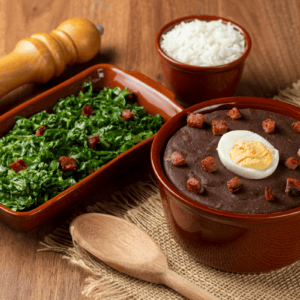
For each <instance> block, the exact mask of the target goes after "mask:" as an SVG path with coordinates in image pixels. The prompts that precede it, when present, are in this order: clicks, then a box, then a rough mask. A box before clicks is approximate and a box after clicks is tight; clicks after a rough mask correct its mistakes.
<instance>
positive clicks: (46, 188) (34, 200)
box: [0, 82, 163, 211]
mask: <svg viewBox="0 0 300 300" xmlns="http://www.w3.org/2000/svg"><path fill="white" fill-rule="evenodd" d="M83 88H87V91H86V92H82V91H81V92H79V95H78V96H77V97H75V96H74V95H71V96H69V97H67V98H63V99H60V100H59V101H58V102H57V104H56V105H55V107H54V109H53V113H47V112H45V111H42V112H40V113H38V114H36V115H33V116H31V117H30V118H28V119H25V118H22V117H16V123H15V126H14V127H13V129H12V130H11V131H10V132H9V133H8V134H7V135H6V136H4V137H2V138H1V139H0V203H1V204H2V205H4V206H6V207H8V208H10V209H12V210H14V211H28V210H30V209H33V208H35V207H37V206H39V205H41V204H42V203H44V202H46V201H48V200H49V199H51V198H52V197H54V196H55V195H57V194H59V193H60V192H62V191H64V190H65V189H67V188H68V187H70V186H72V185H74V184H75V183H77V182H78V181H80V180H81V179H83V178H85V177H86V176H88V175H89V174H91V173H93V172H94V171H96V170H97V169H99V168H100V167H101V166H103V165H105V164H106V163H107V162H109V161H110V160H112V159H113V158H115V157H117V156H118V155H119V154H121V153H123V152H124V151H126V150H127V149H129V148H131V147H132V146H134V145H136V144H137V143H139V142H141V141H143V140H145V139H147V138H148V137H150V136H152V135H154V134H155V133H156V132H157V131H158V129H159V128H160V127H161V126H162V123H163V118H162V117H161V116H160V115H156V116H152V115H150V114H149V113H147V112H146V111H145V109H144V108H143V107H141V106H138V105H137V104H136V103H132V102H130V101H129V99H128V95H130V94H131V93H129V92H128V89H124V90H121V89H119V88H109V87H108V88H105V89H104V90H102V91H100V92H95V91H93V88H92V84H91V83H88V82H85V83H84V84H83ZM86 105H89V106H91V107H92V109H93V113H92V114H91V115H90V116H85V115H83V114H82V111H83V107H84V106H86ZM125 109H129V110H130V111H131V112H132V113H133V114H132V116H133V117H132V118H130V120H127V121H125V120H124V119H123V118H122V112H123V110H125ZM42 126H45V127H46V130H45V132H43V135H39V136H38V135H36V130H37V129H39V128H41V127H42ZM97 135H99V140H98V139H97V141H98V143H97V146H96V147H95V149H92V148H90V147H89V146H88V144H87V138H88V137H93V136H97ZM62 156H65V157H69V158H74V159H75V161H76V164H77V166H76V170H73V169H72V170H67V171H62V168H61V166H60V162H59V161H58V160H59V158H60V157H62ZM18 159H21V160H24V161H25V163H26V165H27V168H26V169H22V170H21V171H19V172H18V173H17V172H15V171H14V170H13V169H12V168H11V167H9V165H11V164H12V163H14V162H15V161H16V160H18Z"/></svg>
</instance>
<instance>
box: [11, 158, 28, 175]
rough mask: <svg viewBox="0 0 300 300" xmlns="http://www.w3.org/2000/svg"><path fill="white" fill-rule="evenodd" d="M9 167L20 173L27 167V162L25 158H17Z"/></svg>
mask: <svg viewBox="0 0 300 300" xmlns="http://www.w3.org/2000/svg"><path fill="white" fill-rule="evenodd" d="M8 167H9V168H11V169H13V170H14V171H15V172H16V173H19V172H20V171H21V170H25V169H27V164H26V162H25V161H24V160H23V159H16V161H15V162H13V163H12V164H10V165H9V166H8Z"/></svg>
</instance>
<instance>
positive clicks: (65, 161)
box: [58, 156, 77, 171]
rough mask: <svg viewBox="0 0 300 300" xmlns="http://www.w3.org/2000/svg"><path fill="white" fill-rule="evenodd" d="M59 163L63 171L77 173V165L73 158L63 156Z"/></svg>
mask: <svg viewBox="0 0 300 300" xmlns="http://www.w3.org/2000/svg"><path fill="white" fill-rule="evenodd" d="M58 162H59V166H60V169H61V170H62V171H71V170H74V171H76V168H77V164H76V161H75V159H74V158H73V157H67V156H61V157H60V158H59V159H58Z"/></svg>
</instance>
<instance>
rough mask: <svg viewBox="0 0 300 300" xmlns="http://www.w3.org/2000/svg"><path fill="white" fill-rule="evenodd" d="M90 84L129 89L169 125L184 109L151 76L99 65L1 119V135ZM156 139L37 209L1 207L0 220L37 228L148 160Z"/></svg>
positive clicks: (111, 163) (24, 229) (19, 228)
mask: <svg viewBox="0 0 300 300" xmlns="http://www.w3.org/2000/svg"><path fill="white" fill-rule="evenodd" d="M86 81H91V82H92V84H93V87H94V89H96V90H97V89H98V90H100V89H103V88H104V87H112V88H114V87H120V88H121V89H124V88H126V87H128V88H129V91H131V92H134V97H133V101H136V102H137V103H138V105H140V106H144V108H145V109H146V111H147V112H149V113H150V114H152V115H155V114H160V115H161V116H162V117H163V119H164V121H165V122H166V121H168V120H169V119H170V118H171V117H172V116H174V115H175V114H177V113H178V112H180V111H182V107H181V106H180V105H178V104H177V103H176V102H175V95H174V94H173V93H172V92H170V91H169V90H167V89H166V88H165V87H163V86H161V85H160V84H158V83H156V82H155V81H153V80H152V79H150V78H148V77H147V76H145V75H143V74H141V73H138V72H127V71H123V70H121V69H120V68H117V67H115V66H113V65H108V64H99V65H95V66H93V67H90V68H88V69H87V70H85V71H83V72H82V73H80V74H78V75H76V76H74V77H72V78H71V79H69V80H67V81H65V82H63V83H61V84H59V85H58V86H56V87H54V88H52V89H50V90H48V91H46V92H44V93H42V94H40V95H38V96H37V97H35V98H33V99H31V100H29V101H27V102H25V103H23V104H21V105H19V106H17V107H16V108H14V109H12V110H11V111H9V112H7V113H6V114H4V115H2V116H0V136H3V135H5V134H6V133H7V132H8V131H9V130H10V129H12V127H13V125H14V123H15V116H21V117H24V118H27V117H29V116H31V115H33V114H35V113H38V112H40V111H43V110H46V111H49V112H51V109H52V108H53V106H54V105H55V104H56V102H57V101H58V100H59V99H60V98H64V97H66V96H69V95H71V94H74V95H77V94H78V93H79V91H80V90H81V87H82V84H83V82H86ZM153 139H154V136H152V137H150V138H148V139H147V140H145V141H143V142H141V143H139V144H137V145H135V146H134V147H132V148H131V149H129V150H127V151H126V152H124V153H122V154H121V155H119V156H118V157H116V158H115V159H113V160H112V161H110V162H108V163H107V164H106V165H105V166H103V167H101V168H100V169H98V170H97V171H95V172H94V173H92V174H91V175H89V176H88V177H86V178H85V179H83V180H81V181H80V182H78V183H77V184H75V185H74V186H72V187H70V188H68V189H67V190H65V191H63V192H62V193H60V194H59V195H57V196H55V197H54V198H52V199H50V200H48V201H47V202H45V203H44V204H42V205H40V206H39V207H37V208H35V209H33V210H30V211H28V212H15V211H12V210H10V209H8V208H6V207H4V206H2V205H0V219H2V220H3V221H5V222H6V223H8V224H9V225H11V226H12V227H13V228H15V229H17V230H20V231H23V232H27V231H31V230H33V229H35V228H36V227H38V226H40V225H41V224H43V223H44V222H46V221H47V220H49V219H50V218H52V217H53V216H54V215H56V214H58V213H59V212H61V211H63V210H64V209H67V208H68V207H70V206H71V205H73V204H75V203H77V202H78V201H79V200H81V199H83V198H84V197H86V196H87V195H88V193H90V192H92V191H93V190H94V189H95V188H99V186H105V182H107V180H109V178H110V177H111V176H114V177H115V176H116V174H118V173H121V172H124V171H125V170H126V169H128V168H130V167H132V166H134V165H136V164H137V163H139V162H141V161H144V160H145V157H146V155H149V153H150V147H151V143H152V141H153Z"/></svg>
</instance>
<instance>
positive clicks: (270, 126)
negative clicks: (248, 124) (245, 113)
mask: <svg viewBox="0 0 300 300" xmlns="http://www.w3.org/2000/svg"><path fill="white" fill-rule="evenodd" d="M262 127H263V129H264V131H265V132H266V133H273V132H274V130H275V121H272V119H270V118H269V119H267V120H265V121H263V122H262Z"/></svg>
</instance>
